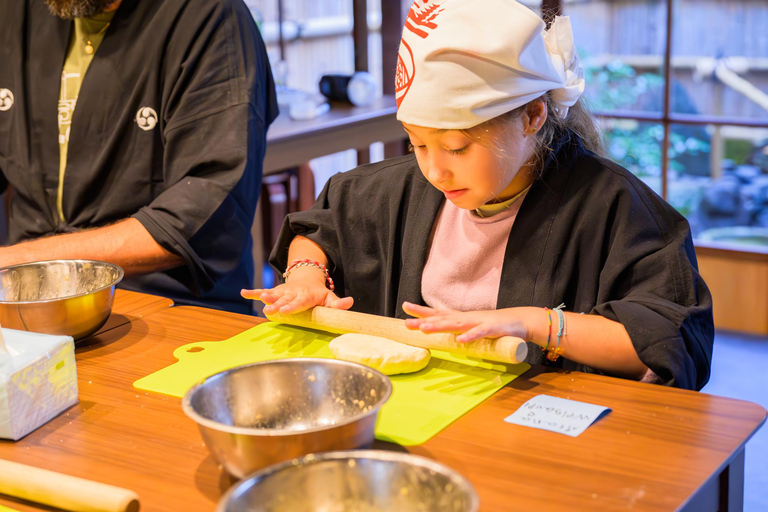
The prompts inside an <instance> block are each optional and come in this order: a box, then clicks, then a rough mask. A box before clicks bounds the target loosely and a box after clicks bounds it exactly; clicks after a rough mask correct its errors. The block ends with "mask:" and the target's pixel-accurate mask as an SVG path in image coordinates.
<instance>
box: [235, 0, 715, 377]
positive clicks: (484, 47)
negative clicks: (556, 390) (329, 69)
mask: <svg viewBox="0 0 768 512" xmlns="http://www.w3.org/2000/svg"><path fill="white" fill-rule="evenodd" d="M582 77H583V74H582V72H581V68H580V66H579V63H578V59H577V57H576V54H575V50H574V46H573V36H572V32H571V28H570V22H569V20H568V19H567V18H558V19H557V20H556V21H555V22H554V24H553V25H552V26H551V28H550V29H549V30H545V25H544V23H543V21H542V20H541V19H540V18H539V17H538V16H536V15H535V14H534V13H533V12H532V11H530V10H529V9H528V8H526V7H524V6H522V5H520V4H518V3H517V2H514V1H511V0H483V1H482V2H478V1H476V0H444V1H440V0H417V2H416V3H414V5H413V7H411V10H410V11H409V14H408V18H407V20H406V23H405V28H404V30H403V38H402V41H401V46H400V52H399V59H398V70H397V94H396V95H397V103H398V111H397V117H398V120H400V121H401V122H402V123H403V128H404V129H405V131H406V133H407V134H408V137H409V138H410V142H411V144H412V146H413V154H411V155H408V156H405V157H402V158H396V159H391V160H387V161H384V162H380V163H377V164H372V165H366V166H362V167H359V168H357V169H355V170H352V171H350V172H347V173H343V174H339V175H336V176H334V177H333V178H331V180H330V181H329V182H328V183H327V185H326V186H325V188H324V190H323V191H322V193H321V194H320V196H319V198H318V200H317V202H316V204H315V205H314V207H313V208H312V209H311V210H309V211H306V212H300V213H295V214H291V215H289V216H288V218H287V219H286V221H285V224H284V226H283V230H282V232H281V234H280V238H279V241H278V243H277V246H276V247H275V249H274V251H273V253H272V258H271V262H272V264H273V265H275V267H276V268H278V269H281V270H286V272H285V275H284V277H285V283H284V284H281V285H279V286H277V287H275V288H273V289H270V290H253V291H244V292H243V295H244V296H245V297H248V298H255V299H260V300H262V301H263V302H264V303H265V304H267V306H266V307H265V308H264V310H265V312H271V311H278V310H279V312H280V313H281V314H290V313H294V312H297V311H301V310H304V309H307V308H309V307H312V306H315V305H324V306H330V307H335V308H341V309H348V308H353V309H355V310H357V311H362V312H366V313H373V314H378V315H386V316H396V317H406V316H408V315H410V316H412V317H415V318H411V319H409V320H407V325H408V326H409V327H410V328H412V329H421V330H422V331H424V332H444V331H449V332H455V333H461V335H460V336H459V341H464V342H468V343H471V342H472V341H473V340H475V339H477V338H481V337H496V336H502V335H512V336H518V337H520V338H523V339H525V340H526V341H528V342H529V344H534V345H535V346H536V347H537V350H529V356H528V361H529V362H531V363H538V364H547V365H552V366H558V367H562V368H565V369H569V370H580V371H591V372H598V373H604V374H609V375H616V376H622V377H626V378H632V379H638V380H645V381H651V382H661V383H664V384H667V385H673V386H679V387H683V388H690V389H700V388H701V387H702V386H703V385H704V384H705V383H706V382H707V380H708V378H709V368H710V362H711V354H712V342H713V333H714V328H713V320H712V304H711V297H710V294H709V291H708V290H707V287H706V285H705V284H704V282H703V281H702V279H701V277H700V276H699V274H698V272H697V268H696V256H695V253H694V248H693V244H692V241H691V236H690V232H689V227H688V224H687V222H686V220H685V219H684V218H683V217H682V216H681V215H679V214H678V213H677V212H676V211H675V210H674V209H673V208H672V207H670V206H669V205H668V204H667V203H666V202H664V201H663V200H662V199H661V198H659V197H658V196H657V195H656V194H655V193H654V192H652V191H651V190H650V189H649V188H648V187H647V186H645V185H644V184H643V183H642V182H641V181H640V180H638V179H637V178H635V176H633V175H632V174H631V173H630V172H629V171H627V170H626V169H623V168H622V167H620V166H618V165H616V164H614V163H612V162H610V161H608V160H606V159H604V158H602V157H601V156H600V154H601V139H600V136H599V133H598V131H597V128H596V126H595V123H594V121H593V120H592V118H591V117H590V116H589V115H588V113H587V112H586V111H585V109H584V108H583V107H582V105H581V102H580V100H579V96H580V95H581V93H582V92H583V90H584V80H583V78H582ZM558 305H561V306H560V307H558ZM553 308H554V309H553ZM564 309H565V310H566V311H565V312H564V311H563V310H564ZM530 348H534V347H530Z"/></svg>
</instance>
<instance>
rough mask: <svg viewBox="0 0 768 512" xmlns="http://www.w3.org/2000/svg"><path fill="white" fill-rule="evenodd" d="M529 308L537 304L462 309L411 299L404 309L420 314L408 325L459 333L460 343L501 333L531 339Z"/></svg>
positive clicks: (411, 313)
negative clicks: (487, 308) (430, 304)
mask: <svg viewBox="0 0 768 512" xmlns="http://www.w3.org/2000/svg"><path fill="white" fill-rule="evenodd" d="M529 309H534V308H509V309H497V310H493V311H468V312H460V311H454V310H451V309H434V308H430V307H425V306H419V305H417V304H411V303H410V302H404V303H403V311H405V312H406V313H408V314H409V315H411V316H414V317H416V318H409V319H407V320H406V321H405V325H406V327H408V328H409V329H413V330H421V331H422V332H425V333H432V332H452V333H456V334H459V336H456V341H458V342H460V343H467V342H470V341H475V340H478V339H480V338H499V337H501V336H515V337H518V338H522V339H524V340H526V341H528V340H530V330H529V327H528V326H527V325H526V323H527V322H528V321H529V320H530V318H529V317H530V313H531V312H530V311H527V310H529ZM544 321H546V318H544Z"/></svg>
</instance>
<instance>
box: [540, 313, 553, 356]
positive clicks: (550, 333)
mask: <svg viewBox="0 0 768 512" xmlns="http://www.w3.org/2000/svg"><path fill="white" fill-rule="evenodd" d="M544 311H546V312H547V321H548V322H549V331H548V332H547V344H546V345H544V347H542V349H541V350H543V351H544V352H546V351H547V349H548V348H549V340H550V339H552V313H551V312H550V309H549V308H546V307H545V308H544Z"/></svg>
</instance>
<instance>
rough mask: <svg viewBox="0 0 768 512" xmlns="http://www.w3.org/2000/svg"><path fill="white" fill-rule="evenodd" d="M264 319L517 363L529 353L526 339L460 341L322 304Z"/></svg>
mask: <svg viewBox="0 0 768 512" xmlns="http://www.w3.org/2000/svg"><path fill="white" fill-rule="evenodd" d="M267 318H269V319H270V320H271V321H273V322H279V323H283V324H290V325H297V326H299V327H308V328H310V329H318V330H321V331H328V332H332V333H335V334H347V333H350V332H354V333H359V334H370V335H372V336H381V337H383V338H389V339H391V340H393V341H399V342H400V343H405V344H406V345H412V346H414V347H421V348H429V349H435V350H442V351H444V352H450V353H452V354H457V355H462V356H467V357H478V358H480V359H487V360H489V361H498V362H501V363H510V364H516V363H520V362H522V361H523V360H525V356H526V355H527V354H528V345H526V344H525V341H523V340H522V339H520V338H515V337H514V336H502V337H501V338H483V339H481V340H476V341H471V342H469V343H459V342H458V341H456V335H455V334H453V333H432V334H427V333H423V332H421V331H412V330H411V329H408V328H407V327H406V326H405V320H400V319H398V318H388V317H384V316H378V315H368V314H366V313H357V312H354V311H344V310H341V309H332V308H326V307H322V306H316V307H314V308H312V309H308V310H306V311H302V312H300V313H294V314H292V315H281V314H279V313H272V314H269V315H267Z"/></svg>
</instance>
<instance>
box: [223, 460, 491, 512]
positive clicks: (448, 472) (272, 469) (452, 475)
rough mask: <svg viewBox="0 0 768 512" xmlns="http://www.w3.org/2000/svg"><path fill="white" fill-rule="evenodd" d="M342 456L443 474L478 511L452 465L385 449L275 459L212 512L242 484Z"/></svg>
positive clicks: (473, 497) (477, 504) (474, 495)
mask: <svg viewBox="0 0 768 512" xmlns="http://www.w3.org/2000/svg"><path fill="white" fill-rule="evenodd" d="M345 459H374V460H382V461H394V462H406V463H408V464H412V465H414V466H420V467H423V468H427V469H430V470H432V471H435V472H436V473H440V474H442V475H445V476H447V477H448V478H449V479H450V480H451V481H452V482H455V483H457V484H458V485H459V486H460V487H461V488H462V489H463V490H464V491H465V492H466V494H467V498H468V499H469V506H470V510H478V509H479V508H480V498H479V497H478V496H477V491H476V490H475V488H474V486H473V485H472V483H471V482H470V481H469V480H468V479H467V478H466V477H464V476H462V475H461V474H460V473H459V472H458V471H456V470H455V469H453V468H450V467H448V466H446V465H445V464H441V463H439V462H437V461H435V460H432V459H429V458H427V457H422V456H420V455H414V454H412V453H402V452H395V451H387V450H338V451H331V452H322V453H310V454H308V455H305V456H303V457H300V458H296V459H291V460H287V461H285V462H278V463H277V464H272V465H271V466H267V467H266V468H264V469H260V470H258V471H255V472H253V473H251V474H249V475H246V476H244V477H243V478H242V479H241V480H240V481H239V482H237V483H236V484H235V485H233V486H232V487H231V488H230V489H229V490H228V491H227V492H226V493H224V495H223V496H222V497H221V499H220V500H219V504H218V506H217V507H216V512H225V511H226V508H225V507H226V504H227V502H229V500H230V499H231V498H232V496H234V495H235V494H237V493H238V492H240V490H241V489H242V488H243V487H244V486H250V485H255V484H258V483H259V482H260V481H262V480H264V479H266V478H267V477H269V476H272V475H274V474H275V473H279V472H280V471H282V470H284V469H286V468H290V467H295V466H306V465H310V464H317V463H320V462H325V461H329V460H345Z"/></svg>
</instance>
